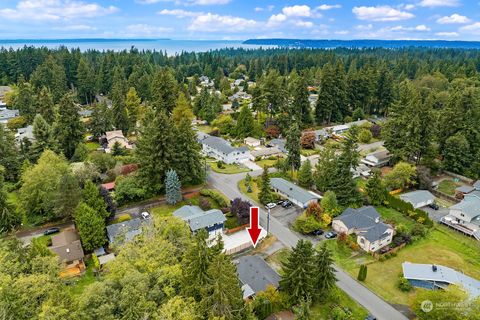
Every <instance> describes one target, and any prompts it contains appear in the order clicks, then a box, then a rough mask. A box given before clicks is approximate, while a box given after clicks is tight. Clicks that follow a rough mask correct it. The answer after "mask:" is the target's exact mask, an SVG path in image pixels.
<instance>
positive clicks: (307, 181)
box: [298, 160, 314, 189]
mask: <svg viewBox="0 0 480 320" xmlns="http://www.w3.org/2000/svg"><path fill="white" fill-rule="evenodd" d="M313 182H314V181H313V173H312V164H311V163H310V160H307V161H305V162H304V163H303V164H302V166H301V167H300V170H299V171H298V184H299V185H300V186H301V187H303V188H307V189H309V188H311V187H312V185H313Z"/></svg>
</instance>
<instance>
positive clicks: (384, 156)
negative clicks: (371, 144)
mask: <svg viewBox="0 0 480 320" xmlns="http://www.w3.org/2000/svg"><path fill="white" fill-rule="evenodd" d="M390 158H391V155H390V153H389V152H388V150H381V151H377V152H373V153H370V154H367V156H366V157H365V158H364V159H362V160H361V162H362V163H364V164H366V165H367V166H370V167H383V166H386V165H387V164H388V162H389V161H390Z"/></svg>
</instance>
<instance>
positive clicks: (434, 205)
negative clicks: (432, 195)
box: [428, 202, 440, 210]
mask: <svg viewBox="0 0 480 320" xmlns="http://www.w3.org/2000/svg"><path fill="white" fill-rule="evenodd" d="M428 206H429V207H430V208H432V209H433V210H438V209H439V208H440V207H439V206H438V204H436V203H435V202H432V203H430V204H429V205H428Z"/></svg>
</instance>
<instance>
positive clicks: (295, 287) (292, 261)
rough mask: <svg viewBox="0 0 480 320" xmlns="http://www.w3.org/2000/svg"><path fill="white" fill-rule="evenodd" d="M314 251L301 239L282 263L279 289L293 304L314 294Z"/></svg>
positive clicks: (310, 245) (309, 243) (309, 244)
mask: <svg viewBox="0 0 480 320" xmlns="http://www.w3.org/2000/svg"><path fill="white" fill-rule="evenodd" d="M314 251H315V250H314V249H313V246H312V243H311V242H310V241H307V240H303V239H301V240H299V241H298V242H297V245H296V246H295V248H293V250H292V252H291V253H290V255H289V256H288V258H287V259H286V261H284V262H283V263H282V270H283V272H282V276H281V280H280V288H281V290H282V291H284V292H285V293H287V294H288V296H289V298H290V302H291V303H293V304H297V303H300V302H301V301H302V300H306V299H311V298H312V297H313V296H314V294H315V287H314V279H315V276H316V274H315V270H314V253H315V252H314ZM299 262H301V263H299Z"/></svg>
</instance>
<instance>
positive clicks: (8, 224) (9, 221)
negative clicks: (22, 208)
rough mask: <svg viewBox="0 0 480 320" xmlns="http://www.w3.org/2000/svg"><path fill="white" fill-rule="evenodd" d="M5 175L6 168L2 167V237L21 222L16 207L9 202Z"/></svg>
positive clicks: (0, 218)
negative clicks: (5, 188) (5, 186)
mask: <svg viewBox="0 0 480 320" xmlns="http://www.w3.org/2000/svg"><path fill="white" fill-rule="evenodd" d="M4 173H5V168H4V167H3V166H0V235H2V234H4V233H7V232H9V231H11V230H13V229H14V228H15V227H16V226H17V225H19V224H20V222H21V219H20V216H19V215H18V214H17V212H16V210H15V207H14V206H13V205H12V204H11V203H10V202H8V199H7V193H6V192H5V190H4V178H3V175H4Z"/></svg>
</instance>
